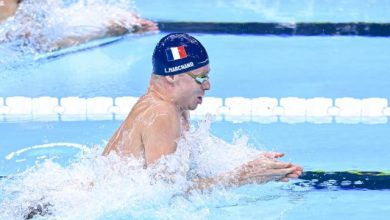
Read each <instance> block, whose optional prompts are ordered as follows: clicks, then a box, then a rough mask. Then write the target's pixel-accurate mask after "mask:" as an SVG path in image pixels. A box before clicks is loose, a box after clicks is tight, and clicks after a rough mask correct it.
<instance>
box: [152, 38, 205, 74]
mask: <svg viewBox="0 0 390 220" xmlns="http://www.w3.org/2000/svg"><path fill="white" fill-rule="evenodd" d="M207 64H209V57H208V55H207V52H206V49H205V48H204V47H203V45H202V44H201V43H200V42H199V41H198V40H197V39H195V38H194V37H192V36H190V35H188V34H185V33H172V34H168V35H167V36H165V37H163V38H162V39H161V40H160V41H159V42H158V44H157V45H156V47H155V48H154V52H153V72H154V74H156V75H161V76H170V75H176V74H180V73H184V72H188V71H191V70H194V69H198V68H200V67H203V66H205V65H207Z"/></svg>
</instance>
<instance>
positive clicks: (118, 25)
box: [52, 12, 158, 50]
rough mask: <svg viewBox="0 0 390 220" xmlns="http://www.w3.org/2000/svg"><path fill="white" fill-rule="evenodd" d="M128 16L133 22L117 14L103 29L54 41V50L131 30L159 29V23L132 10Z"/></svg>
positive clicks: (123, 33)
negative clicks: (135, 13)
mask: <svg viewBox="0 0 390 220" xmlns="http://www.w3.org/2000/svg"><path fill="white" fill-rule="evenodd" d="M128 16H132V17H133V21H132V22H129V21H128V19H127V18H126V17H125V16H124V15H122V16H117V17H115V19H112V20H110V21H108V22H107V25H106V27H103V28H102V30H101V31H96V32H93V33H88V34H83V35H80V36H69V37H66V38H64V39H60V40H58V41H56V42H54V43H53V44H52V50H57V49H61V48H64V47H69V46H74V45H78V44H81V43H85V42H88V41H92V40H97V39H101V38H106V37H116V36H122V35H125V34H128V33H130V32H131V33H143V32H148V31H157V30H158V27H157V24H155V23H154V22H153V21H150V20H147V19H143V18H139V17H138V16H136V15H132V13H131V12H128Z"/></svg>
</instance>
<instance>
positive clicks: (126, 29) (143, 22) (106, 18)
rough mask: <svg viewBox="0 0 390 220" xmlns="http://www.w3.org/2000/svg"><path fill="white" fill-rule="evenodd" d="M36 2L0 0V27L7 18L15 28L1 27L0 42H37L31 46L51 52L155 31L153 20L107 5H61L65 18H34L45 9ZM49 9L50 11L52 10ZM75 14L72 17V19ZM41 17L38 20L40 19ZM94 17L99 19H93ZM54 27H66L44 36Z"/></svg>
mask: <svg viewBox="0 0 390 220" xmlns="http://www.w3.org/2000/svg"><path fill="white" fill-rule="evenodd" d="M24 4H28V7H23V6H24ZM39 4H40V3H39V2H35V1H29V0H0V28H1V26H2V25H4V24H5V23H6V22H9V21H11V20H12V22H14V24H15V23H16V25H17V27H16V28H17V31H15V30H14V29H11V30H5V31H6V33H5V34H4V36H1V30H0V42H12V41H15V40H25V41H26V42H35V43H36V44H39V45H35V47H37V48H39V51H53V50H58V49H61V48H65V47H69V46H74V45H78V44H81V43H84V42H88V41H92V40H96V39H100V38H105V37H114V36H121V35H124V34H127V33H145V32H151V31H157V30H158V27H157V24H156V23H154V22H153V21H150V20H147V19H143V18H140V17H139V15H138V14H137V13H135V12H133V11H127V10H124V9H121V8H119V7H114V6H109V5H104V6H103V7H102V6H100V7H99V6H95V5H89V6H87V9H89V10H84V8H82V7H79V6H80V4H75V5H74V6H70V7H67V8H63V10H62V12H63V14H62V16H64V17H67V18H66V19H60V18H58V17H57V15H55V16H51V17H50V19H54V21H52V20H43V21H42V20H36V17H35V16H36V15H35V14H34V13H40V11H39V10H45V9H42V8H41V6H40V5H39ZM36 7H40V8H39V10H38V12H37V11H33V12H31V8H36ZM47 10H48V9H47ZM50 10H51V11H54V9H50ZM75 12H76V13H75ZM44 13H46V14H50V13H49V11H44ZM99 13H102V14H99ZM75 15H76V18H74V16H75ZM77 16H80V17H77ZM41 17H42V16H41ZM41 17H40V19H42V18H41ZM95 18H99V19H101V20H103V21H100V22H97V21H96V19H95ZM91 19H92V21H90V22H89V23H91V24H86V23H88V22H86V20H91ZM56 20H57V21H58V22H57V21H56ZM43 23H44V24H43ZM46 23H47V24H46ZM53 26H54V27H53ZM89 26H90V27H89ZM58 28H64V29H66V30H63V31H61V32H62V33H61V34H59V36H57V37H55V38H54V39H53V38H50V37H49V36H46V35H47V34H49V33H50V34H52V33H51V29H53V30H58ZM3 31H4V30H3Z"/></svg>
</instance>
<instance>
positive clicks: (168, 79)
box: [165, 76, 177, 84]
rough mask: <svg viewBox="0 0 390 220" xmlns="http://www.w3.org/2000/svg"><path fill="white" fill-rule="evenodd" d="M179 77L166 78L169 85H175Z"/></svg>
mask: <svg viewBox="0 0 390 220" xmlns="http://www.w3.org/2000/svg"><path fill="white" fill-rule="evenodd" d="M176 78H177V77H175V76H165V79H166V80H167V81H168V83H170V84H173V83H174V82H175V80H176Z"/></svg>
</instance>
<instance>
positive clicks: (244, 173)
mask: <svg viewBox="0 0 390 220" xmlns="http://www.w3.org/2000/svg"><path fill="white" fill-rule="evenodd" d="M282 156H283V154H281V153H274V152H267V153H265V154H261V155H259V157H258V158H256V159H254V160H252V161H249V162H248V163H246V164H243V165H241V166H240V167H238V168H237V169H235V170H233V171H230V172H227V173H224V174H221V175H219V176H216V177H209V178H198V179H194V180H193V184H192V185H191V186H190V187H189V189H188V190H187V192H189V191H192V190H200V191H204V190H210V189H212V187H214V186H222V187H233V186H241V185H245V184H248V183H256V184H262V183H266V182H269V181H282V182H287V181H289V179H292V178H298V177H299V176H300V175H301V174H302V171H303V169H302V168H301V167H300V166H297V165H294V164H291V163H286V162H282V161H278V160H276V159H277V158H279V157H282Z"/></svg>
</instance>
